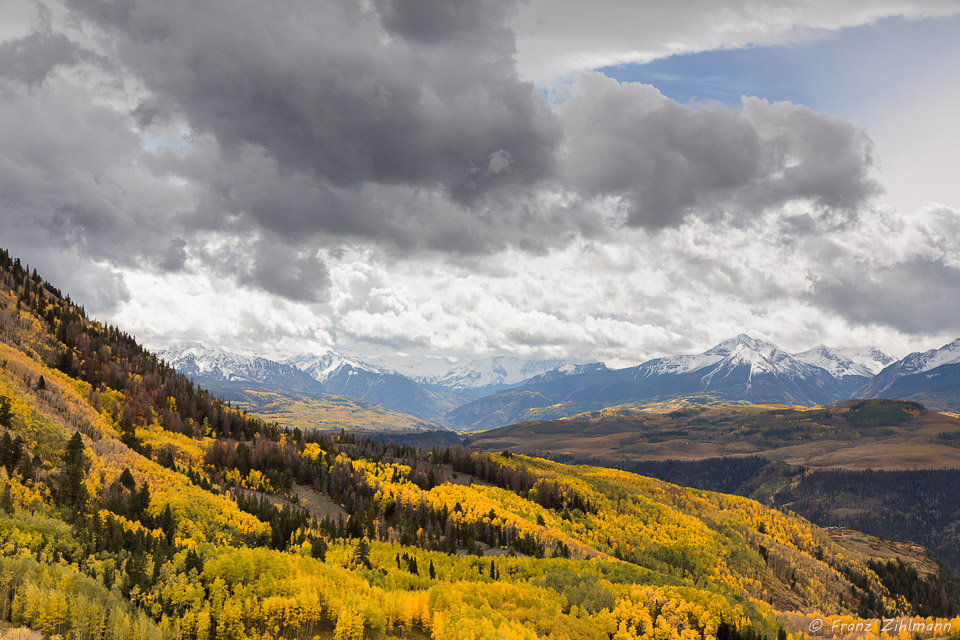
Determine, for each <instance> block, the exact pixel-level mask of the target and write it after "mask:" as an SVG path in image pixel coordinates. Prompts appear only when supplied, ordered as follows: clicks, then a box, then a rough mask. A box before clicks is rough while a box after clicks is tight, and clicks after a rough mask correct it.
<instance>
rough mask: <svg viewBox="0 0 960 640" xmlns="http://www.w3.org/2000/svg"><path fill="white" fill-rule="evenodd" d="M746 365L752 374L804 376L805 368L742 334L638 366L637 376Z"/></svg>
mask: <svg viewBox="0 0 960 640" xmlns="http://www.w3.org/2000/svg"><path fill="white" fill-rule="evenodd" d="M743 365H746V366H748V367H750V371H751V375H753V374H755V373H778V374H793V375H800V376H801V377H806V376H807V375H808V374H809V371H808V367H807V365H805V364H804V363H802V362H799V361H798V360H796V359H794V358H793V357H792V356H791V355H790V354H789V353H786V352H785V351H783V350H782V349H780V348H779V347H778V346H777V345H775V344H773V343H772V342H766V341H764V340H758V339H757V338H752V337H750V336H748V335H746V334H744V333H742V334H740V335H738V336H737V337H735V338H730V339H729V340H724V341H723V342H721V343H719V344H717V345H716V346H714V347H712V348H710V349H707V350H706V351H704V352H703V353H700V354H695V355H683V356H667V357H665V358H657V359H656V360H651V361H649V362H646V363H644V364H643V365H641V375H643V376H650V375H663V374H674V375H680V374H684V373H690V372H693V371H700V370H703V369H708V368H713V369H720V368H726V369H731V368H735V367H738V366H743Z"/></svg>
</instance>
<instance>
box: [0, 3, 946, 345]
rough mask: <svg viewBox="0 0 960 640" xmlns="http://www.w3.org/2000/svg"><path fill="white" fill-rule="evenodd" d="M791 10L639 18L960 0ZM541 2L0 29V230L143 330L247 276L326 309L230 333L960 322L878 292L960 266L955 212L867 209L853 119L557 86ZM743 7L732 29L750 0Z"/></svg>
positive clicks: (249, 287)
mask: <svg viewBox="0 0 960 640" xmlns="http://www.w3.org/2000/svg"><path fill="white" fill-rule="evenodd" d="M803 6H804V7H806V8H804V9H802V10H801V9H796V10H790V11H784V12H783V13H777V12H772V11H767V10H764V11H763V12H761V17H762V18H763V19H762V20H759V21H758V22H757V24H756V25H754V27H755V28H756V31H755V32H741V31H737V29H734V28H729V29H727V28H723V29H720V30H719V31H718V32H717V35H716V38H715V39H714V40H715V41H714V40H711V39H710V38H709V37H707V36H705V35H703V33H702V31H703V29H704V26H703V24H700V23H699V22H697V21H696V20H695V21H693V22H689V21H687V22H684V20H686V19H681V18H679V17H678V16H679V15H680V14H674V13H670V14H669V15H667V14H664V15H663V16H660V17H657V16H655V15H654V16H649V18H650V20H651V21H652V22H656V21H658V20H659V21H660V22H661V23H662V25H663V26H664V28H665V29H666V31H664V32H663V33H670V31H669V29H667V27H669V28H670V29H672V28H674V27H675V28H676V33H677V34H680V35H683V37H682V38H681V37H679V36H678V39H677V40H676V42H696V43H700V44H699V45H697V46H702V47H713V46H737V45H738V44H740V43H743V42H747V41H754V40H758V39H759V40H762V39H763V37H769V38H772V39H782V38H787V37H788V36H786V35H784V34H786V33H787V32H789V31H790V29H792V28H796V29H806V28H836V27H837V26H842V25H845V24H855V23H858V22H863V21H867V20H870V19H873V18H874V17H876V16H880V15H890V14H892V13H897V12H899V14H902V15H910V16H916V15H920V14H922V13H924V12H933V13H937V12H944V11H947V10H948V8H949V6H951V5H950V4H949V3H945V4H944V5H943V6H940V5H937V6H932V7H931V6H927V7H926V8H925V9H923V10H922V11H921V10H920V9H916V8H909V7H907V8H905V9H904V8H900V9H894V8H892V7H888V6H886V5H885V4H883V3H869V4H868V3H863V4H858V5H857V6H856V7H855V8H849V9H844V10H833V9H830V10H827V9H826V8H824V7H820V8H817V6H816V5H809V4H805V5H803ZM851 7H852V5H851ZM542 9H543V7H542V6H541V5H540V4H539V2H538V1H537V0H534V1H533V2H531V3H530V4H529V5H527V4H519V5H518V4H516V3H513V2H509V1H500V2H496V1H493V0H483V1H471V0H458V1H454V2H450V1H441V0H374V1H372V2H367V3H356V2H349V1H347V0H343V1H339V0H324V1H321V2H316V1H313V0H291V2H287V3H285V4H284V10H283V11H278V10H277V7H276V6H275V5H274V4H272V3H268V2H263V0H242V1H241V2H237V1H236V0H209V1H207V2H203V3H200V4H198V3H196V2H191V1H189V0H170V1H168V2H162V3H157V2H152V1H150V0H115V1H106V0H73V1H72V2H70V3H68V5H66V6H60V5H56V4H50V5H49V7H48V6H46V5H43V6H42V8H41V9H39V10H38V11H37V13H36V15H35V18H34V20H33V22H32V24H31V25H30V26H28V27H24V28H23V29H21V31H20V32H19V33H16V34H14V35H11V36H8V37H6V39H5V40H2V41H0V207H2V211H0V234H2V236H3V237H4V239H5V240H4V244H5V245H7V246H9V247H10V248H11V249H13V250H14V251H15V252H17V253H22V254H23V255H24V257H25V258H28V259H30V260H33V261H35V262H38V263H40V266H41V267H43V268H44V269H45V271H47V272H48V273H50V275H51V277H57V276H61V277H62V279H61V280H60V283H61V284H62V286H63V287H64V288H66V289H67V290H70V291H72V292H74V296H75V297H77V298H81V297H82V298H83V299H85V300H88V301H90V302H89V305H90V306H91V308H92V309H93V310H95V311H97V312H98V313H101V314H103V315H105V316H107V317H110V318H111V319H113V318H116V319H123V320H124V321H125V322H128V323H130V324H132V325H133V327H132V328H135V329H137V328H139V330H141V331H142V332H145V334H147V335H151V336H156V338H157V339H162V336H164V335H166V334H170V333H171V332H176V331H177V328H176V323H174V322H173V321H169V322H167V323H166V324H164V323H160V322H158V321H157V320H156V318H168V319H169V317H170V316H169V313H163V312H162V311H161V310H160V309H156V308H155V306H156V302H155V300H163V301H164V302H163V304H164V305H167V308H171V307H170V305H171V304H174V303H172V302H171V300H173V299H175V298H177V295H176V294H175V293H173V290H174V289H175V288H176V287H174V286H173V283H178V286H180V287H181V288H182V289H183V293H182V294H181V295H180V298H179V299H180V300H181V302H180V303H176V304H182V305H187V304H196V303H197V301H196V298H197V296H200V295H201V294H202V295H204V296H211V297H212V299H213V300H214V302H213V306H212V307H211V313H216V309H218V308H228V307H229V306H230V305H226V304H224V303H222V300H223V298H224V296H228V295H243V296H247V299H250V300H253V299H255V300H258V301H259V302H260V303H261V304H263V305H268V306H275V307H277V308H283V309H286V310H287V311H289V313H290V315H292V316H295V317H298V318H301V319H305V318H307V317H308V316H311V315H316V316H318V317H323V318H326V320H325V321H323V322H319V321H318V322H311V321H306V320H304V321H303V322H302V323H301V325H300V326H301V327H302V328H301V329H297V328H293V327H291V326H290V325H289V323H285V322H280V321H279V320H278V319H277V318H276V316H275V315H270V317H271V318H273V320H272V321H271V322H269V323H266V324H264V323H263V322H261V321H254V320H252V319H250V318H249V317H247V315H246V314H244V316H243V317H244V318H246V320H245V322H246V324H244V325H243V326H242V327H241V326H239V325H236V324H231V323H227V324H223V323H216V322H212V321H211V323H210V324H209V327H210V331H211V333H214V334H216V335H218V336H220V338H222V339H224V340H230V339H233V340H246V339H249V336H252V335H254V334H264V333H268V334H269V333H271V332H273V335H275V337H276V338H277V339H278V340H286V341H288V342H289V343H290V344H305V343H309V342H310V341H311V340H314V341H316V342H317V344H321V343H327V342H329V341H338V340H345V341H353V342H357V343H369V344H379V345H387V346H391V347H402V348H414V349H422V350H443V351H447V352H462V353H467V352H496V351H505V350H506V351H516V352H524V353H527V352H529V353H534V352H535V353H540V354H550V355H565V354H569V355H574V354H576V355H577V356H578V357H601V356H602V357H605V358H613V359H615V358H617V357H630V356H628V355H621V356H617V354H618V353H621V354H625V353H627V352H630V353H643V354H648V353H650V352H655V351H657V349H656V348H655V346H654V345H655V344H661V345H665V346H666V345H669V346H670V349H677V348H682V347H683V346H684V345H692V344H694V343H699V342H700V341H701V340H712V339H713V338H714V337H715V336H714V335H713V334H715V333H717V332H719V331H721V330H722V331H727V330H728V329H729V332H730V333H739V332H740V331H741V330H743V329H746V328H749V327H750V326H752V327H754V328H755V329H756V330H758V331H768V332H773V331H774V329H775V327H778V326H781V327H782V326H783V325H782V320H783V317H784V316H783V314H784V310H785V309H786V310H790V313H792V314H794V315H795V314H796V313H797V312H798V311H799V310H806V311H809V312H810V313H811V314H812V315H813V316H815V320H811V322H810V323H809V324H807V325H801V324H798V323H797V322H795V321H794V322H793V325H792V326H793V328H792V329H788V330H784V333H785V334H788V335H786V339H794V338H793V337H791V336H792V335H793V334H790V332H791V331H793V332H794V333H796V334H799V333H800V332H802V331H812V330H814V329H816V328H817V327H815V326H814V325H817V323H819V325H820V326H819V330H821V332H827V333H829V332H830V331H834V332H835V333H836V334H837V335H838V336H846V337H847V338H850V336H855V335H859V334H856V331H858V330H857V329H856V327H861V328H862V327H874V328H876V327H880V328H881V329H882V330H884V331H887V332H888V333H887V334H886V335H888V339H890V340H894V341H895V340H903V338H902V336H903V335H905V334H922V335H925V336H931V335H939V334H941V333H943V332H950V331H957V332H960V326H957V324H956V320H955V319H954V318H956V317H957V315H956V314H952V315H951V312H950V308H949V305H947V307H948V308H947V310H946V311H943V312H941V311H942V309H941V308H938V309H933V308H931V309H930V313H928V314H926V315H925V316H924V317H923V319H917V318H915V317H912V316H911V315H910V314H909V313H906V312H904V311H903V306H896V305H889V304H888V303H887V301H886V298H884V296H883V295H881V294H882V293H883V291H885V288H889V286H890V283H903V285H904V286H906V284H907V283H909V282H920V283H928V285H929V287H930V288H931V290H932V289H934V288H936V290H952V289H951V287H954V288H956V287H955V286H954V285H955V283H956V282H957V279H956V269H957V265H956V264H953V263H952V262H950V258H949V257H947V256H948V255H949V251H950V250H952V249H953V247H952V245H950V241H948V240H947V238H949V237H950V236H949V234H948V232H947V231H948V228H952V227H951V225H953V224H954V223H955V217H956V213H955V211H954V210H952V209H947V208H941V209H937V210H936V212H932V210H931V211H925V212H921V213H919V214H917V215H916V216H915V218H914V219H909V218H904V217H903V216H898V215H896V214H893V213H890V212H887V213H883V212H878V210H877V209H876V207H875V206H874V205H873V202H872V198H873V196H874V195H875V194H876V193H878V191H879V189H880V187H879V186H878V184H877V183H876V182H875V180H874V177H873V167H874V159H873V152H872V146H871V142H870V140H869V138H868V137H867V136H866V135H865V134H864V133H863V132H862V131H860V130H858V129H857V128H856V127H854V126H852V125H851V124H849V123H848V122H845V121H843V120H840V119H837V118H834V117H831V116H828V115H825V114H821V113H817V112H815V111H812V110H811V109H808V108H806V107H803V106H799V105H794V104H790V103H783V102H774V103H770V102H768V101H766V100H763V99H759V98H749V97H747V98H744V100H743V104H742V106H741V107H740V108H737V109H734V108H730V107H724V106H721V105H684V104H679V103H677V102H675V101H673V100H671V99H669V98H667V97H665V96H663V95H662V94H661V93H660V92H659V91H657V89H656V88H654V87H652V86H649V85H640V84H627V83H623V84H621V83H618V82H616V81H614V80H611V79H609V78H606V77H604V76H602V75H599V74H596V73H589V72H584V73H578V74H577V75H575V76H573V77H572V78H571V79H570V80H569V82H568V83H566V84H564V85H563V86H562V87H560V88H559V90H557V87H554V91H553V92H552V93H550V94H548V95H547V97H546V98H545V94H544V92H543V91H541V90H540V89H538V87H537V86H535V85H534V84H533V83H532V82H531V81H529V80H528V79H526V78H528V77H530V73H529V72H527V71H523V70H524V69H526V68H527V67H525V66H524V65H525V64H526V65H533V66H536V65H537V64H539V63H538V62H536V59H535V58H536V57H535V56H534V54H530V53H529V51H530V48H529V47H530V46H531V45H530V42H531V40H530V38H531V37H532V36H531V35H530V34H531V33H532V31H531V30H530V29H526V28H525V27H524V26H523V25H525V24H528V23H529V20H530V16H531V11H532V12H534V14H536V12H537V11H542ZM728 10H729V16H728V17H730V19H731V21H732V22H731V24H742V21H740V20H739V19H735V18H736V16H738V15H740V13H742V11H744V10H745V9H744V7H743V6H740V5H736V6H734V5H731V7H728ZM711 11H712V10H711ZM738 12H739V13H738ZM708 13H709V12H708ZM678 20H679V22H677V21H678ZM698 20H699V18H698ZM675 22H676V24H674V23H675ZM758 25H759V26H758ZM721 26H722V25H721ZM788 26H790V29H788V28H787V27H788ZM566 28H567V27H564V26H563V25H559V26H556V30H555V33H556V34H562V33H564V29H566ZM751 28H753V27H751ZM644 29H647V27H644ZM641 31H642V33H640V36H641V39H642V38H647V40H645V41H644V42H646V44H645V45H644V46H645V47H648V48H649V51H652V52H653V53H651V54H650V55H660V54H662V53H663V49H662V47H663V46H666V45H664V44H663V42H660V41H656V40H655V39H651V38H652V36H650V35H649V34H648V33H647V31H646V30H641ZM587 32H589V29H586V30H585V31H584V33H587ZM611 33H613V34H614V35H616V34H617V33H618V32H617V31H616V29H614V30H612V31H611ZM644 34H647V35H644ZM758 34H759V35H758ZM763 34H766V35H763ZM795 35H796V34H794V35H790V36H789V38H793V37H795ZM761 36H762V37H761ZM664 37H666V36H664ZM796 37H799V36H796ZM617 38H619V36H616V37H614V38H613V39H612V40H611V42H610V46H611V47H613V49H618V48H620V49H622V43H621V41H620V40H618V39H617ZM684 38H686V39H684ZM573 42H574V43H575V42H576V39H574V40H573ZM664 42H665V41H664ZM658 43H659V44H658ZM538 46H539V45H538ZM683 46H684V47H686V46H687V45H686V44H684V45H683ZM689 46H690V47H693V48H695V47H694V45H692V44H691V45H689ZM591 47H592V48H591ZM657 47H660V49H658V48H657ZM573 48H574V49H576V46H574V47H573ZM613 49H611V50H613ZM538 50H539V49H538ZM583 50H584V51H587V50H590V51H600V50H599V49H597V48H596V47H593V46H592V45H591V46H587V45H584V48H583ZM618 50H619V49H618ZM691 50H692V49H691ZM638 51H639V49H638ZM657 51H660V52H661V53H659V54H658V53H656V52H657ZM601 53H602V52H601ZM585 55H586V54H585ZM591 55H592V54H591ZM603 55H607V54H606V53H603ZM617 55H619V54H617ZM631 55H632V54H631ZM644 55H646V54H644ZM525 56H526V57H525ZM530 56H534V57H533V58H531V57H530ZM587 57H589V56H587ZM585 59H586V58H585ZM563 64H564V65H567V66H568V67H569V69H567V67H564V68H565V69H567V70H570V71H572V70H578V69H582V68H586V67H589V66H590V65H581V66H579V67H571V66H569V65H568V64H567V63H566V62H564V63H563ZM578 64H579V63H578ZM917 221H921V222H922V224H921V222H917ZM874 225H887V226H888V227H890V226H896V225H902V226H903V228H905V229H907V228H908V229H911V230H913V231H914V232H915V233H918V234H921V235H924V238H925V241H927V242H928V243H929V245H928V246H930V247H932V249H931V251H927V252H921V253H917V252H900V253H899V254H897V255H892V256H891V257H890V258H889V259H888V260H880V259H878V258H877V257H876V256H875V255H874V253H875V246H871V247H867V248H866V249H864V248H863V247H861V246H860V245H858V244H857V238H858V237H860V236H862V235H863V234H864V233H865V232H866V231H867V230H869V229H872V228H873V226H874ZM826 234H830V236H831V238H833V239H832V240H830V241H827V240H825V239H824V238H825V237H826ZM877 241H880V242H886V243H887V244H889V243H890V239H889V238H888V237H886V236H884V237H881V238H878V239H877ZM187 282H196V283H197V284H196V285H187V284H186V283H187ZM131 283H138V284H137V286H131ZM145 283H152V284H149V286H147V284H145ZM218 283H220V284H218ZM951 283H953V284H951ZM145 286H146V288H144V287H145ZM151 287H152V288H153V290H151ZM871 287H872V288H871ZM191 292H193V293H191ZM239 292H246V293H239ZM191 296H192V297H191ZM923 300H924V298H923V297H922V296H921V295H920V294H916V299H915V300H913V302H914V308H915V309H918V308H925V307H923V304H924V302H923ZM191 301H192V302H191ZM176 304H174V306H173V307H172V308H176ZM290 305H293V306H292V307H291V306H290ZM201 306H203V305H201ZM704 314H707V315H710V316H711V317H715V321H714V324H712V325H710V327H709V329H704V328H702V327H703V323H702V322H701V321H699V320H695V319H696V318H700V317H702V316H703V315H704ZM788 315H789V314H788ZM721 316H722V317H721ZM746 325H749V326H746ZM184 326H187V327H190V328H191V329H190V330H191V331H192V332H194V334H196V332H197V331H200V330H199V329H197V328H196V327H197V325H196V323H194V322H189V323H185V324H184ZM838 326H839V327H841V328H840V329H836V327H838ZM824 327H834V328H832V329H830V328H824ZM844 327H846V328H844ZM231 332H232V333H231ZM705 332H707V333H709V334H710V336H709V338H708V337H707V336H706V333H705ZM231 336H232V337H231ZM241 336H247V337H246V338H242V337H241ZM898 336H900V337H898ZM181 337H195V335H194V336H181ZM794 337H795V336H794ZM856 339H859V338H856ZM670 349H664V350H670ZM591 354H594V355H591Z"/></svg>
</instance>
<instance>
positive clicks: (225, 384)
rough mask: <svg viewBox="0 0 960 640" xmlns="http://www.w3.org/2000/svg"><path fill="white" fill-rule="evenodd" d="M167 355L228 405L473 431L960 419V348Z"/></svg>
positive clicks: (178, 351)
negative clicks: (673, 417) (531, 424)
mask: <svg viewBox="0 0 960 640" xmlns="http://www.w3.org/2000/svg"><path fill="white" fill-rule="evenodd" d="M159 356H160V357H161V358H163V359H165V360H167V361H168V362H169V363H170V364H171V365H172V366H174V367H175V368H176V369H177V370H179V371H181V372H183V373H186V374H188V375H190V376H192V377H194V378H196V379H197V380H198V381H199V382H200V383H202V384H204V385H205V386H207V387H209V388H211V389H213V390H215V391H217V392H219V393H223V394H225V395H226V396H227V397H230V395H231V393H235V392H238V391H240V390H246V389H250V388H253V389H258V390H271V391H296V392H298V393H317V394H319V393H323V394H332V395H337V396H348V397H351V398H357V399H360V400H363V401H366V402H370V403H375V404H379V405H382V406H383V407H385V408H387V409H390V410H392V411H400V412H404V413H408V414H410V415H412V416H417V417H419V418H422V419H425V420H432V421H435V422H439V423H442V424H445V425H448V426H451V427H453V428H455V429H466V430H471V429H483V428H495V427H500V426H504V425H507V424H513V423H516V422H522V421H526V420H546V419H552V418H560V417H567V416H571V415H576V414H579V413H583V412H585V411H593V410H598V409H603V408H606V407H610V406H616V405H622V404H630V403H649V402H657V401H663V400H669V399H673V398H678V397H689V396H699V397H703V398H705V399H709V400H710V401H718V402H744V403H753V404H791V405H803V406H813V405H824V404H829V403H831V402H835V401H838V400H844V399H848V398H857V397H861V398H879V397H884V398H898V399H911V400H918V401H920V402H923V403H925V404H927V405H929V406H932V407H934V408H937V409H943V410H952V409H957V408H960V340H957V341H954V342H951V343H950V344H948V345H945V346H944V347H942V348H941V349H934V350H930V351H927V352H925V353H913V354H910V355H908V356H907V357H906V358H904V359H902V360H899V361H895V360H894V359H893V358H892V357H890V356H889V355H887V354H885V353H883V352H882V351H880V350H879V349H876V348H870V347H867V348H831V347H826V346H823V345H819V346H817V347H814V348H812V349H809V350H807V351H803V352H799V353H789V352H787V351H785V350H783V349H781V348H780V347H778V346H777V345H775V344H773V343H771V342H766V341H764V340H759V339H756V338H752V337H750V336H748V335H745V334H741V335H739V336H737V337H735V338H731V339H729V340H725V341H723V342H721V343H719V344H717V345H716V346H714V347H712V348H711V349H708V350H707V351H704V352H703V353H699V354H689V355H676V356H666V357H662V358H655V359H653V360H649V361H647V362H644V363H642V364H640V365H637V366H634V367H627V368H622V369H612V368H609V367H607V366H606V365H605V364H603V363H599V362H594V363H586V364H583V363H575V362H569V361H563V360H525V359H523V358H519V357H514V356H500V357H489V358H475V359H470V360H463V361H456V360H454V359H452V358H425V357H420V358H414V357H408V356H402V355H397V356H380V357H373V358H365V357H362V356H356V355H352V354H346V353H341V352H337V351H328V352H326V353H323V354H318V355H298V356H294V357H290V358H285V359H280V360H272V359H269V358H265V357H263V356H261V355H258V354H255V353H235V352H230V351H228V350H224V349H219V348H207V347H205V346H203V345H202V344H199V343H195V342H194V343H185V344H180V345H175V346H173V347H169V348H167V349H163V350H161V351H160V352H159Z"/></svg>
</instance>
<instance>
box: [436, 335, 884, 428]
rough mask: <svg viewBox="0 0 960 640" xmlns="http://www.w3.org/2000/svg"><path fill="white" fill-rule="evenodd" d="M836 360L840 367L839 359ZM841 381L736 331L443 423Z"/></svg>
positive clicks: (537, 387)
mask: <svg viewBox="0 0 960 640" xmlns="http://www.w3.org/2000/svg"><path fill="white" fill-rule="evenodd" d="M835 355H838V354H835ZM881 356H882V354H881ZM823 357H826V356H825V355H824V356H823ZM843 360H844V361H845V362H846V361H849V363H850V364H845V365H844V366H847V367H853V368H852V369H851V370H856V371H859V369H856V367H857V366H860V367H867V362H869V361H870V360H869V357H866V358H865V357H860V358H858V360H854V359H853V358H852V357H850V355H848V354H844V357H843ZM834 365H836V366H837V367H840V363H839V358H838V361H837V362H834ZM874 366H875V365H874ZM841 369H842V367H841ZM841 369H837V370H838V371H839V370H841ZM841 380H842V376H841V377H837V376H835V375H834V374H833V373H831V371H829V370H828V369H826V368H823V367H821V366H818V365H814V364H810V363H808V362H805V361H804V360H803V359H801V358H798V357H795V356H793V355H791V354H789V353H787V352H786V351H784V350H782V349H780V348H779V347H777V346H776V345H775V344H772V343H770V342H765V341H762V340H757V339H754V338H751V337H750V336H747V335H743V334H742V335H739V336H737V337H736V338H732V339H730V340H725V341H724V342H721V343H720V344H718V345H716V346H715V347H713V348H712V349H709V350H707V351H705V352H703V353H700V354H695V355H681V356H668V357H664V358H657V359H655V360H650V361H648V362H645V363H643V364H641V365H639V366H637V367H631V368H628V369H616V370H611V369H607V368H606V367H592V368H589V369H588V370H584V371H583V372H580V373H574V374H573V375H568V376H562V377H559V378H556V377H551V376H546V377H544V378H541V379H536V378H535V379H534V380H531V381H530V382H529V383H526V384H524V385H520V386H518V387H515V388H513V389H509V390H507V391H502V392H499V393H496V394H493V395H490V396H487V397H485V398H481V399H479V400H475V401H473V402H471V403H468V404H466V405H464V406H461V407H458V408H457V409H455V410H454V411H452V412H451V413H449V414H448V415H447V416H446V419H445V422H446V423H447V424H449V425H451V426H455V427H460V428H467V427H473V428H494V427H498V426H503V425H506V424H511V423H514V422H520V421H524V420H532V419H537V420H545V419H551V418H558V417H565V416H571V415H575V414H577V413H581V412H584V411H593V410H597V409H602V408H604V407H609V406H613V405H618V404H625V403H630V402H651V401H657V400H663V399H669V398H676V397H679V396H688V395H694V394H702V393H708V394H710V395H711V396H713V397H717V398H722V399H727V400H743V401H748V402H752V403H774V404H798V405H817V404H823V403H827V402H831V401H833V400H837V399H840V398H842V397H845V396H846V395H847V392H848V387H849V385H846V384H843V383H842V382H841ZM856 386H859V384H858V385H856Z"/></svg>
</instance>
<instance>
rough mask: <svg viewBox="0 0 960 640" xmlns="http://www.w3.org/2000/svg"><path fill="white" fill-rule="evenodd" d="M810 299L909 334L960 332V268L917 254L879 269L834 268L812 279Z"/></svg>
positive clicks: (858, 319) (865, 321)
mask: <svg viewBox="0 0 960 640" xmlns="http://www.w3.org/2000/svg"><path fill="white" fill-rule="evenodd" d="M809 299H810V301H811V302H813V303H814V304H816V305H817V306H819V307H821V308H824V309H826V310H829V311H831V312H833V313H836V314H838V315H840V316H841V317H843V318H845V319H847V320H848V321H850V322H851V323H854V324H860V325H885V326H889V327H893V328H894V329H897V330H899V331H902V332H904V333H908V334H928V335H930V334H938V333H943V332H952V333H960V269H957V268H956V267H954V266H950V265H947V264H945V263H944V262H943V261H942V260H935V259H924V258H915V259H912V260H908V261H905V262H898V263H895V264H892V265H889V266H885V267H881V268H878V269H875V270H871V269H869V268H867V267H866V266H865V265H856V264H855V265H851V266H848V267H846V268H843V267H836V268H834V269H833V270H831V271H830V272H829V273H826V274H823V275H821V276H818V277H817V278H816V279H815V280H814V282H813V292H812V294H811V295H810V297H809Z"/></svg>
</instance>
